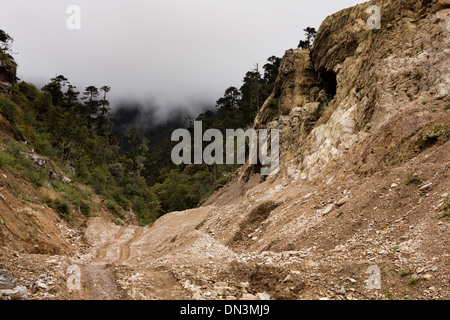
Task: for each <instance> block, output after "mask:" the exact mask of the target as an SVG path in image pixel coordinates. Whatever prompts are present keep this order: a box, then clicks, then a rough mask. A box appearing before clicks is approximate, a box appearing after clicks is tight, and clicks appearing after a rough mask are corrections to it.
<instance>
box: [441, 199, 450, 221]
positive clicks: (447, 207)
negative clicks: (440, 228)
mask: <svg viewBox="0 0 450 320" xmlns="http://www.w3.org/2000/svg"><path fill="white" fill-rule="evenodd" d="M446 200H447V202H445V203H444V204H443V205H442V206H440V207H439V211H440V212H442V214H441V215H440V216H439V217H438V218H439V219H444V218H450V198H449V197H447V199H446Z"/></svg>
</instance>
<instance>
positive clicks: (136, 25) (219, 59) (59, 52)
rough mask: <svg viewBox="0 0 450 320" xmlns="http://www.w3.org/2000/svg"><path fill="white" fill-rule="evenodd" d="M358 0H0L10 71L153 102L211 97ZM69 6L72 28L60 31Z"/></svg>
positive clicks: (116, 97)
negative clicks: (77, 13)
mask: <svg viewBox="0 0 450 320" xmlns="http://www.w3.org/2000/svg"><path fill="white" fill-rule="evenodd" d="M362 2H365V1H361V0H322V1H310V0H164V1H162V0H160V1H153V0H149V1H144V0H113V1H112V0H71V1H66V0H7V1H4V2H3V5H2V9H1V11H0V21H1V25H0V28H1V29H4V30H5V31H6V32H7V33H9V34H10V35H11V36H12V37H13V38H14V39H15V42H14V46H13V49H14V51H16V52H18V53H19V54H18V55H16V56H15V59H16V61H17V62H18V63H19V77H20V78H22V79H23V80H25V81H30V82H34V83H37V84H39V85H40V84H43V83H46V82H48V79H50V78H51V77H54V76H55V75H57V74H63V75H65V76H66V77H67V78H69V80H70V81H71V83H72V84H74V85H76V86H77V87H78V89H79V90H82V89H84V87H86V86H87V85H91V84H92V85H96V86H102V85H109V86H111V87H112V92H111V95H110V98H111V99H112V100H113V101H117V100H120V99H123V98H134V99H139V100H147V99H150V98H151V99H153V101H156V102H157V103H158V104H159V105H162V106H168V105H176V104H181V105H184V104H186V105H187V104H192V103H196V102H198V101H207V102H212V103H213V102H214V101H215V100H217V99H218V98H219V97H220V96H221V95H223V92H224V91H225V89H226V88H227V87H229V86H231V85H234V86H237V87H239V86H240V85H241V82H240V81H241V79H242V78H243V76H244V75H245V73H246V72H247V71H248V70H250V69H251V68H252V67H253V66H254V64H255V63H259V64H261V65H263V64H264V63H265V62H266V59H267V58H268V57H270V56H271V55H276V56H280V57H281V56H282V55H283V54H284V51H285V50H287V49H289V48H294V47H296V46H297V44H298V42H299V40H300V39H301V38H303V31H302V29H303V28H305V27H307V26H313V27H316V28H318V27H319V25H320V23H321V22H322V21H323V20H324V19H325V18H326V17H327V16H328V15H330V14H332V13H334V12H336V11H339V10H341V9H344V8H346V7H350V6H353V5H355V4H358V3H362ZM69 5H78V6H79V7H80V8H81V30H69V29H68V28H67V27H66V20H67V18H68V17H69V14H67V13H66V10H67V7H68V6H69Z"/></svg>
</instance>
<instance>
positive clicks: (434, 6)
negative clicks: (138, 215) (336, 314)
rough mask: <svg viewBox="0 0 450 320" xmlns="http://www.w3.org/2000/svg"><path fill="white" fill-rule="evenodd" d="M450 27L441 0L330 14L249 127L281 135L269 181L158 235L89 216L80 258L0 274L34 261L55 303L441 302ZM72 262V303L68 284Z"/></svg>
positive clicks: (170, 223) (245, 183) (240, 186)
mask: <svg viewBox="0 0 450 320" xmlns="http://www.w3.org/2000/svg"><path fill="white" fill-rule="evenodd" d="M372 4H376V5H378V6H379V7H380V9H381V13H382V19H381V29H379V30H378V29H374V30H371V29H369V28H368V27H367V24H366V21H367V19H368V18H369V16H370V14H368V13H366V9H367V8H368V7H369V6H370V5H372ZM449 19H450V6H449V4H448V1H443V0H439V1H437V0H434V1H433V0H396V1H393V0H384V1H381V0H380V1H371V2H368V3H364V4H361V5H358V6H355V7H352V8H349V9H345V10H343V11H340V12H338V13H336V14H334V15H332V16H330V17H328V18H327V19H326V20H325V21H324V22H323V24H322V25H321V27H320V29H319V32H318V34H317V37H316V40H315V42H314V45H313V47H312V48H311V49H310V50H288V51H287V52H286V54H285V56H284V57H283V61H282V64H281V67H280V70H279V76H278V79H277V82H276V85H275V90H274V92H273V93H272V95H271V96H270V97H269V99H268V100H267V101H266V103H265V104H264V106H263V107H262V109H261V111H260V113H259V114H258V115H257V117H256V119H255V128H256V129H259V128H276V129H279V130H281V140H280V148H281V159H280V160H281V167H280V170H279V172H278V173H277V174H276V175H273V176H269V177H267V179H264V178H263V177H261V176H260V175H259V174H258V173H257V170H256V169H257V168H254V167H252V166H250V165H247V166H244V167H243V168H242V169H241V171H240V173H239V177H238V178H237V179H235V180H234V181H232V182H231V183H230V184H228V185H227V186H226V187H224V188H223V189H222V190H219V191H218V192H217V193H216V194H214V195H213V196H212V197H211V198H210V199H209V200H208V201H207V202H206V203H205V204H204V205H203V206H202V207H201V208H198V209H194V210H189V211H184V212H175V213H170V214H168V215H166V216H164V217H162V218H161V219H159V220H158V221H157V222H156V223H155V224H154V225H152V226H148V227H146V228H140V227H134V226H128V227H126V226H117V225H114V224H113V223H111V222H107V221H105V220H104V219H102V218H93V219H90V220H89V221H88V223H87V227H86V229H85V230H83V233H84V241H85V242H86V244H85V245H86V246H87V247H86V248H85V249H83V254H80V255H79V256H78V257H76V258H74V257H72V258H70V259H69V258H67V257H66V256H64V255H62V254H59V255H58V256H54V257H52V258H51V259H49V260H47V261H45V259H43V258H41V256H36V255H32V256H21V255H19V256H18V257H17V256H16V257H14V256H10V255H9V254H8V253H5V254H4V256H3V257H2V258H0V259H2V260H0V263H1V264H2V266H4V267H5V268H9V269H10V270H13V271H14V269H17V267H14V265H16V262H17V261H18V260H19V259H20V263H23V264H24V265H26V264H27V261H34V260H36V259H40V261H41V263H42V267H39V268H44V266H46V265H47V266H48V267H47V268H46V269H47V270H55V271H51V272H50V275H49V276H51V277H52V278H51V279H53V280H52V281H53V282H52V285H51V286H50V287H53V288H56V289H54V290H55V291H54V292H53V293H52V294H53V296H54V297H59V298H73V299H79V298H81V299H84V298H93V299H115V298H125V299H127V298H129V299H229V300H232V299H261V300H264V299H337V300H343V299H449V298H450V290H449V289H450V287H449V283H450V282H449V280H450V276H449V274H448V269H449V266H450V260H449V257H450V256H449V254H450V252H449V224H448V222H449V213H450V212H449V210H450V203H449V186H450V179H449V176H450V151H449V150H450V141H449V138H450V113H449V112H450V111H449V105H450V98H449V90H450V72H449V65H450V64H449V57H450V50H449V49H448V48H449V42H450V30H449V29H448V26H449ZM33 259H34V260H33ZM69 264H76V265H78V266H80V268H81V270H82V276H83V288H82V290H80V291H70V290H68V289H67V288H65V287H64V281H65V280H64V279H66V277H67V275H66V276H64V274H63V273H62V271H61V270H64V268H65V267H66V266H67V265H69ZM56 266H59V269H58V268H56ZM52 268H53V269H52ZM374 268H375V269H377V270H380V277H379V280H380V287H377V286H376V287H375V288H374V287H370V286H368V284H370V281H371V280H370V279H371V276H372V275H373V274H372V273H371V272H370V270H374ZM22 271H23V270H22ZM20 274H21V276H22V278H24V279H26V278H27V276H26V273H24V272H22V273H20ZM29 277H30V276H28V278H29ZM24 281H25V280H24ZM48 287H49V286H48V285H47V288H48ZM99 288H100V289H99ZM102 288H103V289H105V290H101V289H102ZM44 290H45V289H44ZM37 297H38V298H39V297H42V295H40V296H39V295H38V296H37Z"/></svg>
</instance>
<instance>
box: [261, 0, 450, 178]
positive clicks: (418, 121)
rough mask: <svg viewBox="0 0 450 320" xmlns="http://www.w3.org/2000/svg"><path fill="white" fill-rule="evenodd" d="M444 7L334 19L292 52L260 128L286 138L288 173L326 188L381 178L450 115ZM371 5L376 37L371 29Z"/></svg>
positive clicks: (388, 7)
mask: <svg viewBox="0 0 450 320" xmlns="http://www.w3.org/2000/svg"><path fill="white" fill-rule="evenodd" d="M441 2H442V3H443V4H439V3H438V2H437V1H422V0H420V1H412V0H409V1H372V2H370V3H365V4H361V5H358V6H355V7H352V8H349V9H346V10H343V11H341V12H338V13H336V14H334V15H332V16H330V17H328V18H327V19H326V20H325V21H324V22H323V24H322V25H321V27H320V29H319V31H318V34H317V37H316V40H315V42H314V46H313V47H312V48H311V50H310V51H307V50H289V51H287V52H286V55H285V57H284V58H283V62H282V66H281V68H280V75H279V78H278V80H277V84H276V89H275V91H274V93H273V94H272V96H271V97H270V98H269V100H268V101H267V102H266V103H265V105H264V106H263V108H262V110H261V113H260V114H259V115H258V116H257V118H256V121H255V127H256V128H276V129H280V130H281V131H282V140H281V150H282V154H281V163H282V171H281V174H282V175H284V176H285V177H294V179H295V180H296V181H297V180H298V181H307V182H326V181H329V179H334V178H339V177H340V178H341V179H342V178H345V176H346V175H347V174H349V173H350V172H356V173H373V172H376V171H378V170H380V169H383V168H385V167H387V166H389V165H391V164H392V162H395V163H398V161H399V159H396V158H397V157H400V158H401V157H402V156H403V155H402V152H403V151H405V150H403V149H404V148H403V142H404V141H405V140H406V139H408V138H410V137H411V135H413V134H415V133H418V132H419V131H420V130H421V129H423V128H424V127H426V126H427V125H428V124H430V123H432V122H434V121H436V120H437V119H439V118H441V117H442V116H444V115H446V114H447V113H445V111H444V110H443V109H444V108H445V107H446V106H448V105H449V103H450V100H449V93H450V92H449V91H450V70H449V68H450V67H449V57H450V49H449V48H450V46H449V44H450V26H449V14H450V8H448V5H445V4H444V3H445V1H441ZM374 4H375V5H378V6H379V7H380V9H381V29H379V30H378V29H373V30H371V29H369V28H368V25H367V23H366V21H367V19H368V18H369V17H370V15H371V14H368V13H366V10H367V8H368V7H369V5H374ZM274 101H275V103H274ZM276 103H278V106H277V108H276V109H274V107H273V106H274V104H276ZM271 117H272V119H270V118H271Z"/></svg>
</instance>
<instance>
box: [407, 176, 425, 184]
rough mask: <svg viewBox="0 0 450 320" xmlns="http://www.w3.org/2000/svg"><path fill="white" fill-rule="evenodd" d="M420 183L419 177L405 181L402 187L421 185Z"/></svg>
mask: <svg viewBox="0 0 450 320" xmlns="http://www.w3.org/2000/svg"><path fill="white" fill-rule="evenodd" d="M422 183H423V181H422V179H421V178H420V177H411V178H409V179H406V180H405V182H404V185H405V186H409V185H410V184H415V185H421V184H422Z"/></svg>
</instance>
